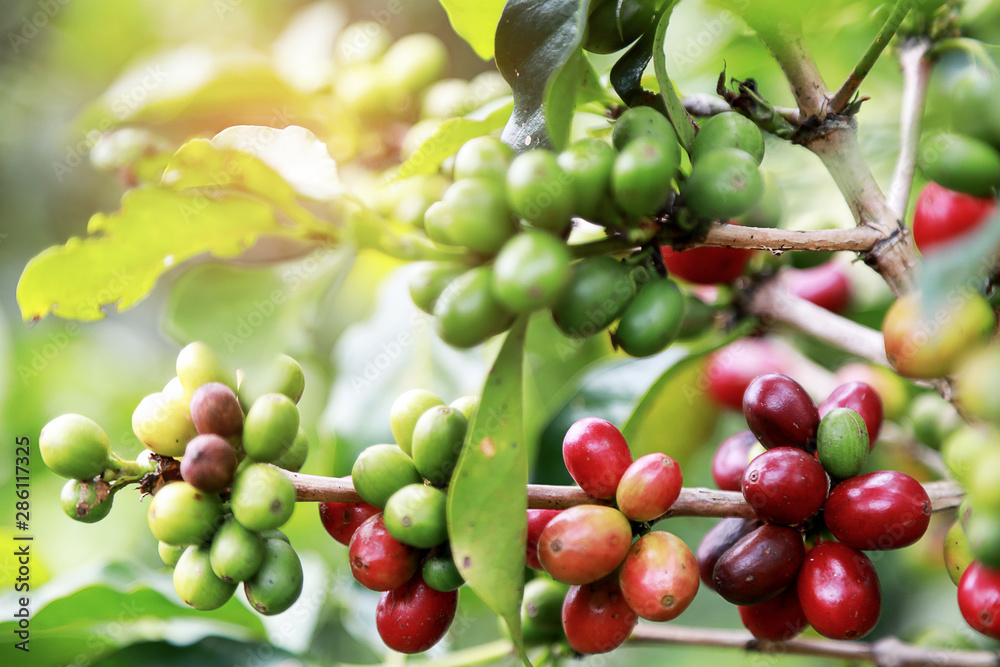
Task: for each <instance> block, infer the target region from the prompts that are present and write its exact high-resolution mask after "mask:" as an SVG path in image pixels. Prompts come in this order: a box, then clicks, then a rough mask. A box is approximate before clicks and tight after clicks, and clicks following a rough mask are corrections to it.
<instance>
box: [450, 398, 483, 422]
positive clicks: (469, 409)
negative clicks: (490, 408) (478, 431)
mask: <svg viewBox="0 0 1000 667" xmlns="http://www.w3.org/2000/svg"><path fill="white" fill-rule="evenodd" d="M451 407H453V408H455V409H456V410H458V411H459V412H461V413H462V414H463V415H464V416H465V419H466V421H468V422H469V423H472V417H473V416H474V415H475V414H476V410H478V409H479V397H478V396H460V397H458V398H456V399H455V400H454V401H452V402H451Z"/></svg>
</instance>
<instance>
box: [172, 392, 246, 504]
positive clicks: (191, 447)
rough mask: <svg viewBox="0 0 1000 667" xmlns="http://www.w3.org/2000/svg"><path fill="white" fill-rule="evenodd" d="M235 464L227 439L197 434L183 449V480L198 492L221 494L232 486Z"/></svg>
mask: <svg viewBox="0 0 1000 667" xmlns="http://www.w3.org/2000/svg"><path fill="white" fill-rule="evenodd" d="M226 388H227V389H228V387H226ZM236 464H237V462H236V450H235V449H233V446H232V445H231V444H229V441H228V440H226V439H225V438H221V437H219V436H217V435H211V434H206V435H196V436H195V437H194V438H192V439H191V441H190V442H188V444H187V445H186V446H185V447H184V458H183V459H181V477H183V478H184V481H185V482H187V483H188V484H190V485H191V486H193V487H195V488H196V489H201V490H202V491H208V492H209V493H218V492H219V491H222V490H223V489H225V488H227V487H228V486H229V485H231V484H232V483H233V477H234V476H235V475H236Z"/></svg>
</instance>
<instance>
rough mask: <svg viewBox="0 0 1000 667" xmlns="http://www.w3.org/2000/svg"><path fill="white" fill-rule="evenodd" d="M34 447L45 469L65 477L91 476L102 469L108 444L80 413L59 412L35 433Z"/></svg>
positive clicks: (99, 429)
mask: <svg viewBox="0 0 1000 667" xmlns="http://www.w3.org/2000/svg"><path fill="white" fill-rule="evenodd" d="M38 450H39V452H40V453H41V455H42V461H44V462H45V465H46V466H48V468H49V469H50V470H51V471H52V472H54V473H56V474H57V475H59V476H60V477H65V478H67V479H80V480H85V479H91V478H93V477H96V476H97V475H100V474H101V473H103V472H104V469H105V468H106V467H107V463H108V457H109V456H110V455H111V446H110V444H109V442H108V436H107V434H106V433H105V432H104V429H102V428H101V427H100V426H98V425H97V422H95V421H94V420H92V419H90V418H88V417H84V416H83V415H74V414H69V415H60V416H59V417H56V418H55V419H53V420H52V421H50V422H49V423H48V424H46V425H45V426H44V427H43V428H42V431H41V433H40V434H39V436H38Z"/></svg>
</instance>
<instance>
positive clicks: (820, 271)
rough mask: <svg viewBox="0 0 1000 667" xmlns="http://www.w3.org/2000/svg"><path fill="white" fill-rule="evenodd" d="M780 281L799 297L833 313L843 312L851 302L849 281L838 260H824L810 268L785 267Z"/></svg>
mask: <svg viewBox="0 0 1000 667" xmlns="http://www.w3.org/2000/svg"><path fill="white" fill-rule="evenodd" d="M781 282H782V285H784V287H785V289H787V290H788V291H789V292H791V293H792V294H794V295H795V296H797V297H799V298H800V299H805V300H806V301H809V302H810V303H814V304H816V305H817V306H819V307H821V308H826V309H827V310H829V311H831V312H834V313H843V312H844V311H845V310H847V307H848V306H849V305H850V303H851V282H850V280H848V279H847V275H846V273H845V272H844V269H843V267H842V266H841V265H840V263H839V262H825V263H823V264H820V265H819V266H816V267H813V268H811V269H786V270H785V271H783V272H782V274H781Z"/></svg>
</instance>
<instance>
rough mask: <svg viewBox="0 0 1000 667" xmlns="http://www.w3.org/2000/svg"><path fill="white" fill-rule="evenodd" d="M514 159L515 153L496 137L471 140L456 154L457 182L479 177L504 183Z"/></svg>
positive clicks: (455, 173)
mask: <svg viewBox="0 0 1000 667" xmlns="http://www.w3.org/2000/svg"><path fill="white" fill-rule="evenodd" d="M513 159H514V151H513V150H511V148H510V146H508V145H507V144H505V143H504V142H502V141H501V140H499V139H497V138H496V137H475V138H473V139H469V140H468V141H466V142H465V143H464V144H462V147H461V148H459V149H458V152H457V153H455V168H454V175H455V180H456V181H457V180H460V179H463V178H474V177H478V178H486V179H489V180H492V181H497V182H502V181H503V180H504V179H505V178H506V177H507V169H508V167H510V162H511V160H513Z"/></svg>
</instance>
